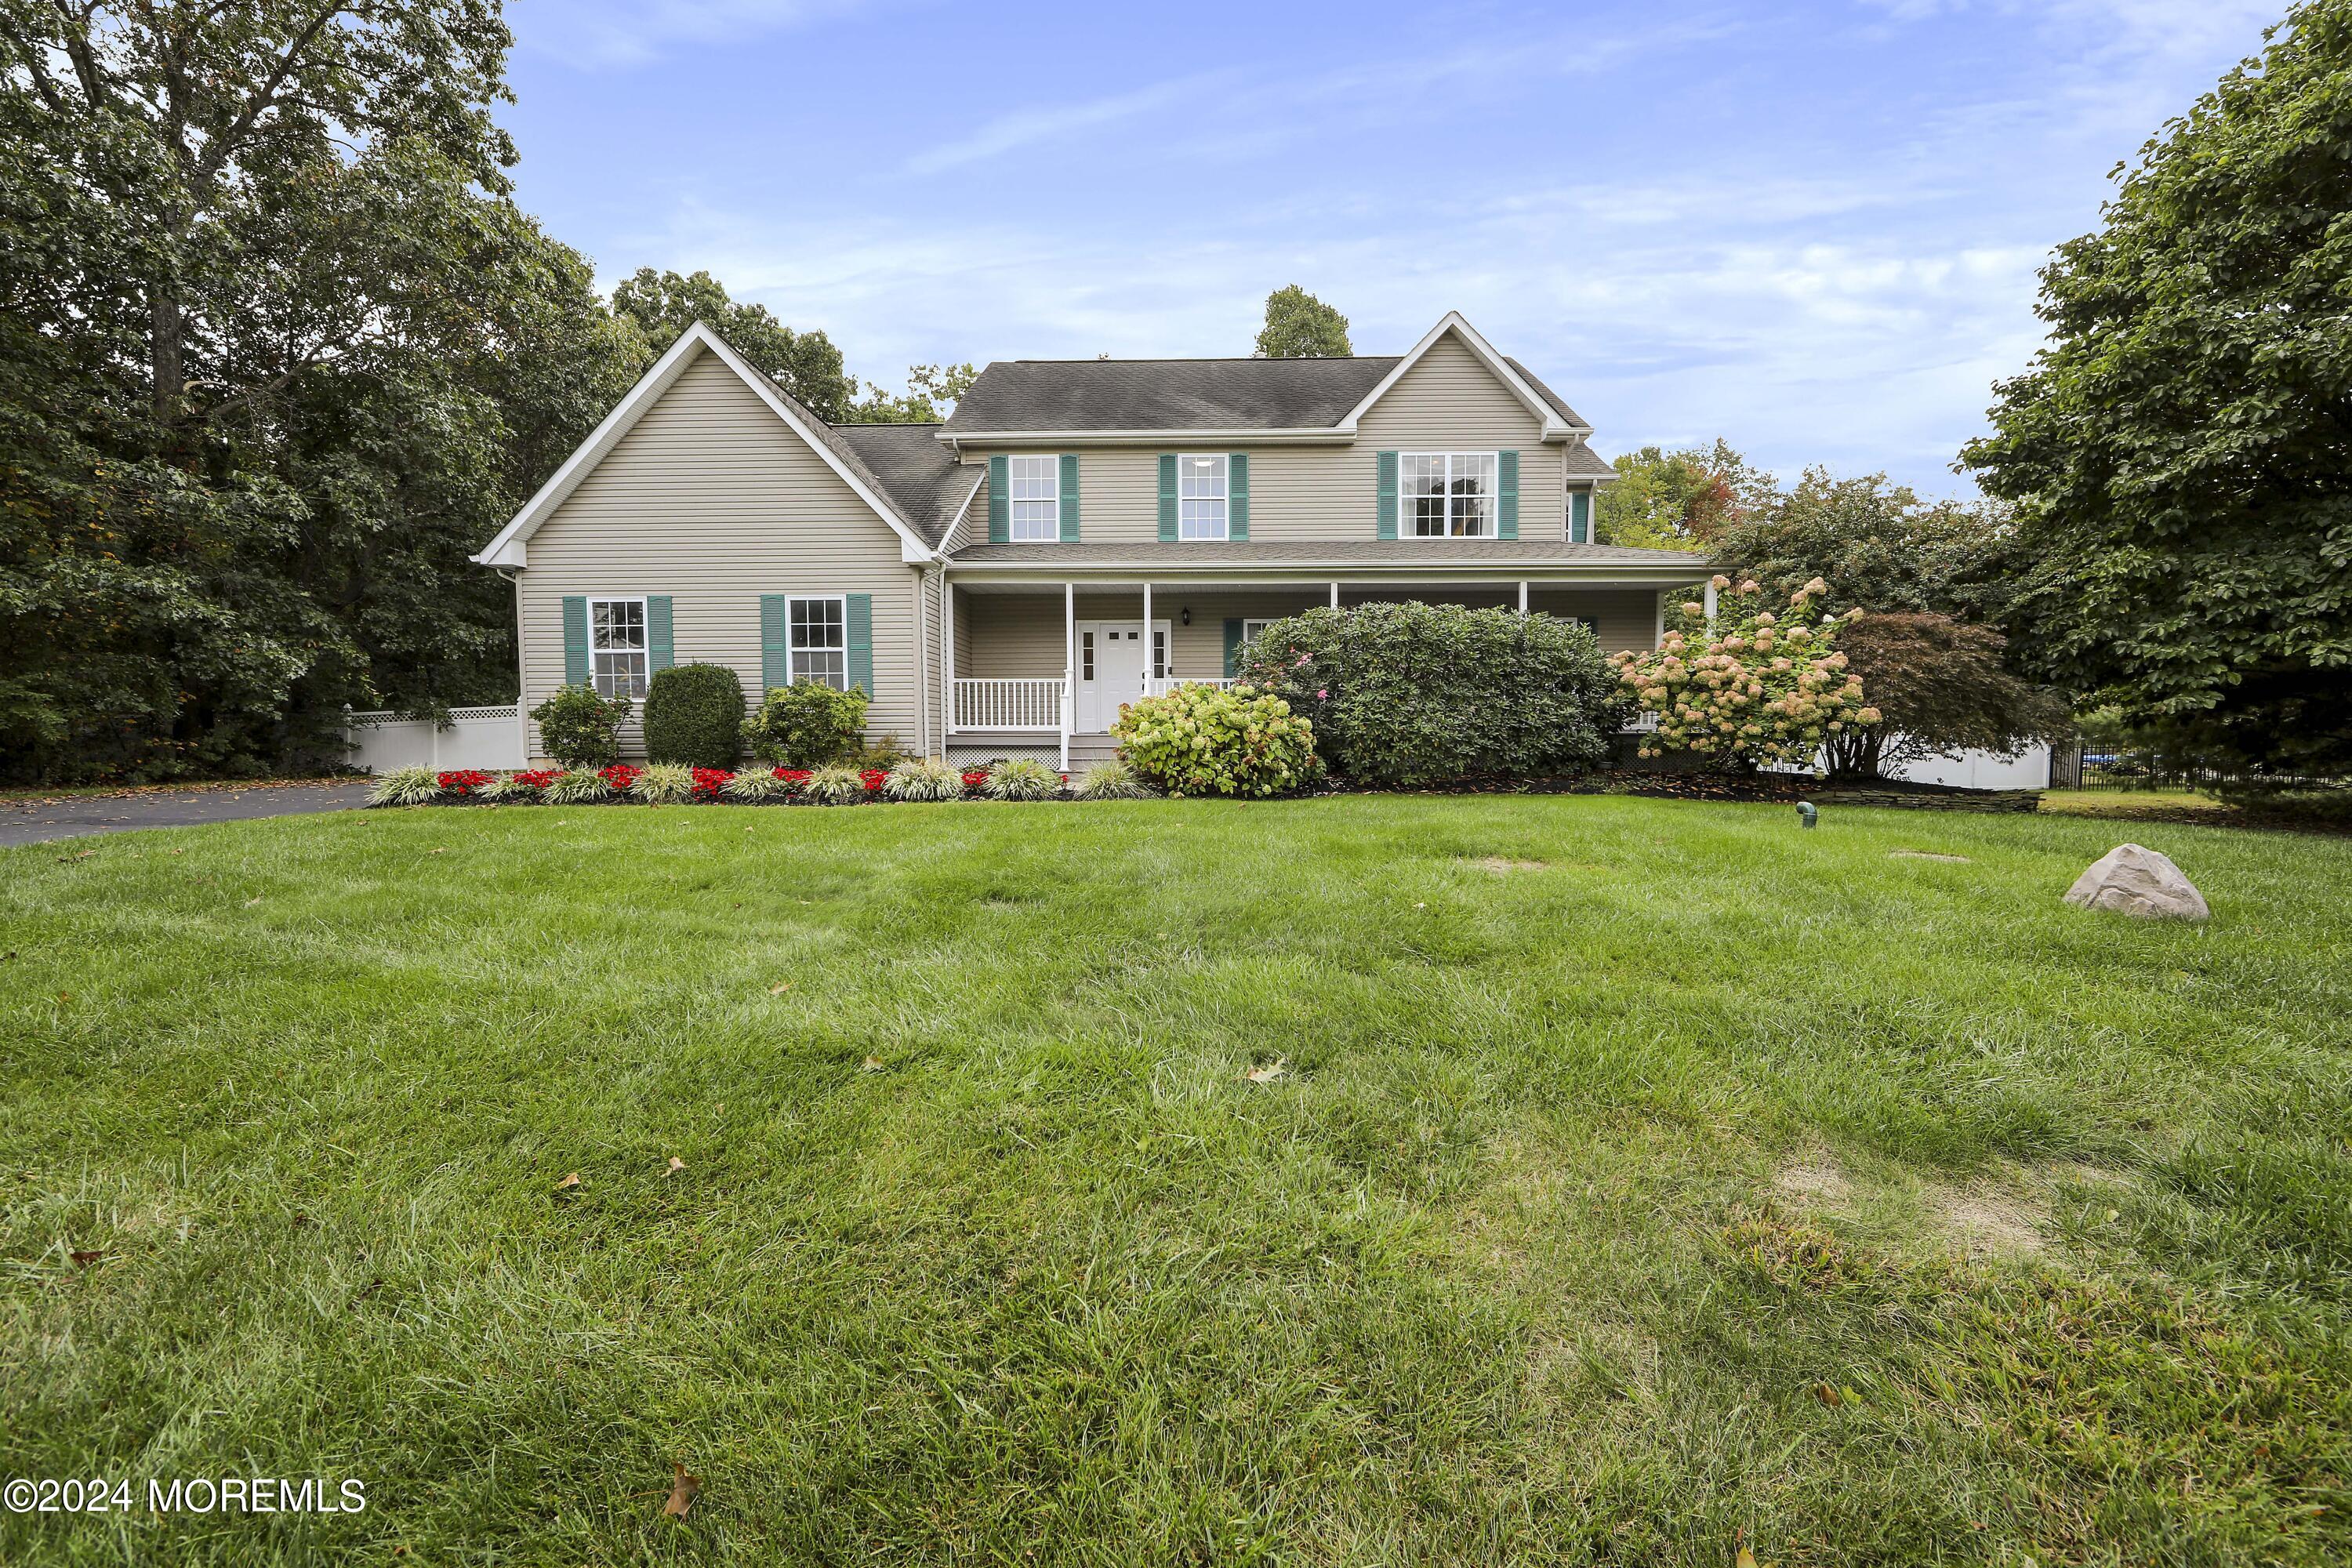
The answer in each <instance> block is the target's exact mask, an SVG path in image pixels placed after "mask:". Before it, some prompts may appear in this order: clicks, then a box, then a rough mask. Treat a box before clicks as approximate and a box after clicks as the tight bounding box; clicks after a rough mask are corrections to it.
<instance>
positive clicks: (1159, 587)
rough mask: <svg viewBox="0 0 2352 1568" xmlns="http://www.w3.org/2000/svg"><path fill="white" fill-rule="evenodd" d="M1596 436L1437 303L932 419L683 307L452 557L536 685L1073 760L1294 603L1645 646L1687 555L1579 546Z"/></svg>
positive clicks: (1090, 368)
mask: <svg viewBox="0 0 2352 1568" xmlns="http://www.w3.org/2000/svg"><path fill="white" fill-rule="evenodd" d="M1590 436H1591V426H1588V425H1586V424H1585V422H1584V420H1583V419H1582V418H1581V417H1580V416H1578V414H1577V413H1576V411H1575V410H1574V409H1572V408H1570V406H1569V405H1568V404H1567V403H1566V402H1565V401H1563V400H1562V399H1561V398H1560V396H1559V394H1557V393H1555V392H1553V391H1552V390H1551V389H1550V388H1549V387H1548V386H1546V385H1545V384H1543V383H1542V382H1541V381H1538V379H1537V378H1536V377H1535V376H1534V375H1533V374H1530V373H1529V372H1528V370H1527V369H1526V367H1524V366H1522V365H1521V364H1519V363H1517V361H1515V360H1511V359H1508V358H1506V357H1505V356H1503V355H1502V354H1500V353H1496V351H1495V349H1494V348H1493V346H1492V345H1490V344H1489V343H1487V342H1486V340H1485V339H1484V338H1482V337H1480V336H1479V335H1478V333H1477V332H1476V331H1475V330H1473V329H1472V327H1471V326H1470V323H1469V322H1467V321H1464V320H1463V319H1462V318H1461V316H1459V315H1448V316H1447V317H1446V318H1445V319H1444V321H1440V322H1439V323H1438V324H1437V325H1436V326H1435V327H1433V328H1432V329H1431V330H1430V331H1429V333H1428V335H1427V336H1426V337H1424V338H1423V339H1422V340H1421V342H1418V343H1415V344H1414V345H1413V347H1412V350H1411V351H1410V352H1409V353H1404V354H1401V355H1370V356H1365V357H1361V358H1353V359H1293V360H1267V359H1211V360H1113V359H1099V360H1079V361H1040V360H1016V361H1013V362H1010V363H1003V362H1000V363H993V364H991V365H990V366H989V367H988V368H987V369H986V370H985V371H983V372H982V374H981V376H980V379H979V380H978V381H977V382H976V383H975V384H973V385H972V387H971V390H970V391H969V392H968V393H967V394H966V395H965V396H964V397H963V399H962V401H961V403H959V404H958V405H957V406H956V409H955V412H954V415H953V416H952V417H950V419H949V420H948V421H947V423H945V424H944V425H936V426H924V425H862V426H861V425H845V426H829V425H826V424H825V423H824V421H822V420H820V419H818V418H817V417H816V416H814V414H812V413H810V412H809V410H808V409H807V408H806V407H804V406H803V405H801V404H800V403H798V402H797V401H795V400H794V399H793V398H792V397H791V396H789V395H786V394H785V393H784V392H783V391H782V390H781V389H780V388H779V387H777V386H776V385H775V384H774V383H772V381H770V380H769V379H768V378H767V377H766V376H764V375H762V374H760V373H759V372H758V371H756V370H754V369H753V368H752V367H751V365H749V364H748V363H745V362H744V361H743V359H742V358H741V356H740V355H739V354H737V353H735V352H734V351H733V350H732V349H730V348H729V347H728V346H727V344H726V343H725V342H722V341H721V340H720V339H719V337H718V336H717V335H716V334H715V333H713V332H711V331H709V330H708V329H706V328H703V327H700V326H697V327H696V328H694V329H693V330H691V331H688V332H687V333H686V334H685V335H684V336H682V337H681V338H679V339H678V341H677V343H676V344H675V345H674V346H673V347H672V348H671V349H670V350H669V352H668V353H665V354H664V355H663V356H662V357H661V360H660V362H659V363H656V365H654V367H653V368H652V369H651V370H649V371H647V372H646V375H645V377H644V379H643V380H641V381H640V382H639V383H638V384H637V385H636V386H635V388H634V389H632V390H631V392H630V393H629V395H627V396H626V397H625V398H624V399H623V400H622V401H621V404H620V405H619V406H618V407H616V408H614V410H613V412H612V414H611V415H610V416H608V417H607V418H606V419H605V420H604V423H603V424H602V425H601V426H598V427H597V429H596V430H595V432H594V434H593V435H592V436H590V437H589V438H588V439H587V440H586V441H585V442H583V444H582V445H581V447H580V449H579V450H578V451H576V452H574V453H573V454H572V457H571V458H570V459H569V460H567V461H566V462H565V463H564V465H563V467H562V468H561V469H559V470H558V471H557V472H556V474H555V476H554V477H553V478H552V479H549V480H548V482H547V484H546V485H545V486H544V487H542V488H541V490H540V491H539V493H538V494H537V495H535V496H533V497H532V498H531V500H530V503H529V504H528V505H526V506H525V507H524V508H523V509H522V510H521V511H520V512H519V513H517V514H516V516H515V518H514V521H511V522H509V524H508V525H507V526H506V528H504V529H503V530H501V531H500V532H499V536H498V537H497V538H496V539H494V540H492V541H491V542H489V544H488V546H487V547H486V548H485V549H484V550H483V551H482V552H481V553H480V554H479V555H478V556H476V557H475V559H476V560H477V561H478V562H479V563H482V564H484V565H486V566H490V567H494V568H497V569H498V570H499V571H500V572H502V573H503V574H506V575H508V576H509V578H510V579H511V580H512V581H513V582H514V584H515V614H516V622H517V629H518V633H519V637H520V648H521V663H522V668H521V671H520V689H521V691H522V700H523V705H524V707H525V708H526V709H528V708H530V707H532V706H535V705H536V704H538V703H539V702H541V701H542V700H545V698H546V697H547V696H548V695H549V694H550V693H551V692H552V691H553V690H555V689H557V688H558V687H560V686H563V685H567V684H578V683H582V682H590V683H593V684H594V685H595V686H596V687H597V688H598V689H600V690H603V691H605V692H608V693H610V692H623V693H626V694H628V695H631V696H635V697H640V698H641V697H643V696H644V694H645V690H646V682H647V681H648V679H650V678H651V676H652V674H653V672H654V671H655V670H656V669H660V668H663V667H665V666H667V665H668V664H671V663H675V662H680V661H687V660H704V661H709V662H714V663H719V664H727V665H731V666H732V667H733V668H735V669H736V671H737V672H738V673H739V674H740V676H741V677H742V679H743V684H744V688H745V689H746V691H747V692H752V693H756V692H758V691H760V690H761V689H765V688H768V687H774V686H781V685H783V684H785V683H787V682H789V681H792V680H795V679H818V680H826V681H831V682H833V683H835V684H836V685H841V686H850V685H856V686H862V687H864V688H865V689H866V692H867V693H868V695H869V696H870V697H871V699H872V705H871V708H870V709H869V710H868V716H867V729H868V733H869V734H870V735H872V736H876V737H879V736H881V735H884V734H895V735H896V736H898V739H899V740H900V741H901V742H903V743H905V744H907V745H908V746H910V747H913V748H914V749H916V750H919V751H921V752H926V753H934V754H945V755H947V756H948V757H950V758H951V759H955V760H965V759H977V758H986V757H996V756H1009V755H1022V754H1027V755H1034V756H1039V757H1043V758H1045V759H1047V760H1049V761H1053V762H1056V763H1060V764H1061V765H1063V766H1065V767H1067V766H1070V765H1074V764H1077V763H1086V762H1088V761H1091V760H1093V759H1095V758H1097V757H1098V756H1103V755H1108V753H1109V752H1110V751H1111V749H1112V748H1111V742H1110V740H1109V737H1108V730H1109V728H1110V726H1111V723H1112V722H1113V721H1114V720H1115V719H1116V718H1117V716H1118V710H1119V705H1120V704H1121V703H1123V702H1127V701H1130V700H1134V699H1135V698H1137V697H1139V696H1141V695H1143V694H1145V693H1147V692H1155V691H1162V690H1165V689H1167V688H1168V687H1169V686H1170V685H1171V684H1173V683H1179V682H1185V681H1223V680H1226V679H1231V678H1232V676H1233V674H1234V668H1235V661H1236V659H1237V658H1238V657H1239V654H1240V650H1241V647H1242V645H1243V643H1244V642H1245V641H1246V640H1247V638H1248V637H1250V636H1251V635H1252V633H1253V632H1254V631H1255V628H1256V627H1257V626H1259V625H1262V624H1263V623H1264V622H1265V621H1267V620H1269V619H1272V618H1274V617H1276V616H1285V615H1289V614H1292V613H1295V612H1297V611H1299V610H1302V609H1305V608H1307V607H1309V606H1311V605H1355V604H1362V603H1365V602H1367V601H1372V600H1381V599H1423V600H1430V601H1442V602H1449V603H1458V604H1465V605H1498V606H1503V607H1507V608H1513V609H1517V610H1518V611H1521V612H1523V613H1524V612H1529V611H1535V612H1543V613H1547V614H1551V615H1559V616H1578V617H1580V618H1582V619H1583V620H1585V621H1586V622H1588V623H1589V624H1591V626H1592V627H1593V628H1594V630H1595V631H1596V633H1597V634H1598V636H1599V637H1600V639H1601V646H1602V648H1603V650H1604V651H1607V650H1613V649H1616V648H1621V647H1654V646H1655V643H1656V639H1657V637H1658V610H1659V602H1660V600H1659V595H1660V594H1661V592H1662V591H1664V590H1667V589H1670V588H1685V587H1687V586H1688V585H1689V584H1692V583H1694V582H1695V581H1696V580H1697V579H1698V578H1700V577H1701V576H1702V575H1703V574H1704V572H1705V569H1706V568H1705V563H1704V562H1703V561H1702V560H1701V559H1700V558H1698V557H1696V556H1691V555H1686V554H1680V553H1676V552H1671V551H1656V550H1629V549H1618V548H1612V547H1610V546H1607V545H1601V544H1596V543H1594V542H1592V539H1591V532H1592V508H1593V500H1594V497H1595V494H1596V493H1597V491H1598V489H1599V487H1601V486H1602V485H1605V484H1608V483H1610V482H1611V481H1612V479H1614V478H1615V475H1614V472H1613V471H1612V469H1611V468H1610V466H1609V465H1608V464H1607V463H1605V462H1603V461H1602V460H1601V458H1600V457H1599V456H1597V455H1596V454H1595V453H1594V452H1593V451H1592V449H1591V447H1589V446H1587V445H1586V439H1587V437H1590ZM755 700H756V698H755ZM631 738H632V740H634V735H632V737H631ZM530 749H531V750H533V751H536V750H537V747H536V745H535V743H534V744H533V745H532V746H531V748H530Z"/></svg>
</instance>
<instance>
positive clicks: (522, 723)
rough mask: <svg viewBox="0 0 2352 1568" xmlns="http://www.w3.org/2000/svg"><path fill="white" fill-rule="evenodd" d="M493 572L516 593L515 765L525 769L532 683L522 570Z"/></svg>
mask: <svg viewBox="0 0 2352 1568" xmlns="http://www.w3.org/2000/svg"><path fill="white" fill-rule="evenodd" d="M490 570H491V571H493V572H496V573H497V574H499V576H501V577H503V578H505V579H506V580H507V581H508V582H509V583H511V584H514V591H515V596H514V599H515V749H514V765H515V766H517V767H519V768H520V767H523V766H525V765H527V764H528V763H530V728H529V726H530V714H529V713H528V712H527V711H526V710H524V708H523V699H524V697H525V695H526V694H528V693H529V692H530V681H528V680H527V679H524V677H523V663H522V661H523V649H524V647H526V644H525V643H524V641H523V635H522V568H521V567H520V566H493V567H491V568H490Z"/></svg>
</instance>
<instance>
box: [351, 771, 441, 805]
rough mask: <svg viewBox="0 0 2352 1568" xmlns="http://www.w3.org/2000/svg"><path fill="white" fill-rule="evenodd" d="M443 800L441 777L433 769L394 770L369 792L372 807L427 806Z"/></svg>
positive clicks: (382, 776)
mask: <svg viewBox="0 0 2352 1568" xmlns="http://www.w3.org/2000/svg"><path fill="white" fill-rule="evenodd" d="M440 798H441V775H440V774H438V773H435V772H434V771H433V770H432V769H431V768H394V769H393V770H392V772H390V773H383V774H382V775H380V776H378V778H377V779H376V781H375V786H374V787H373V788H372V789H370V790H369V791H368V804H369V805H430V804H431V803H432V802H434V801H436V800H439V799H440Z"/></svg>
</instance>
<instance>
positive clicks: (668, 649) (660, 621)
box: [646, 594, 677, 675]
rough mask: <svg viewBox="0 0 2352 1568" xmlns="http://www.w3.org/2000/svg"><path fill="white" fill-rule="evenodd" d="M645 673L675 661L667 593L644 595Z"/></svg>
mask: <svg viewBox="0 0 2352 1568" xmlns="http://www.w3.org/2000/svg"><path fill="white" fill-rule="evenodd" d="M676 663H677V643H676V642H675V641H674V640H673V639H672V638H671V637H670V633H669V595H667V594H648V595H646V674H647V675H651V674H653V672H654V671H656V670H657V669H667V668H669V667H670V666H671V665H673V664H676Z"/></svg>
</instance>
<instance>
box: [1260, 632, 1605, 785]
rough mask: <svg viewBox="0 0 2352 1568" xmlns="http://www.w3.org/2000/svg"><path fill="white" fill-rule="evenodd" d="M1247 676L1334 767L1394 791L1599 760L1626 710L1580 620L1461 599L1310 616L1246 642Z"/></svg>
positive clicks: (1586, 765) (1587, 765) (1532, 774)
mask: <svg viewBox="0 0 2352 1568" xmlns="http://www.w3.org/2000/svg"><path fill="white" fill-rule="evenodd" d="M1241 673H1242V676H1243V678H1244V679H1246V680H1248V681H1250V682H1252V683H1253V684H1255V686H1257V687H1258V688H1259V689H1262V690H1265V691H1270V692H1273V693H1275V694H1276V695H1277V696H1279V697H1281V698H1282V699H1283V700H1285V701H1286V702H1287V703H1289V704H1290V708H1291V710H1292V711H1293V712H1294V713H1296V714H1297V716H1299V717H1300V718H1303V719H1305V720H1307V721H1308V722H1309V723H1310V724H1311V725H1313V726H1314V731H1315V741H1316V745H1317V748H1318V751H1319V752H1320V753H1321V755H1322V759H1323V761H1324V763H1326V764H1327V765H1328V766H1329V768H1330V769H1331V771H1332V772H1333V773H1339V774H1340V775H1342V776H1343V777H1346V778H1349V779H1351V780H1353V781H1354V782H1356V783H1358V784H1372V785H1377V786H1380V787H1383V788H1390V789H1423V788H1427V787H1429V786H1431V785H1437V784H1454V783H1457V782H1459V781H1461V780H1464V779H1471V778H1549V777H1551V776H1553V775H1555V774H1559V773H1582V772H1585V771H1587V770H1590V769H1592V768H1596V767H1599V766H1601V764H1602V763H1604V762H1605V761H1606V760H1607V758H1608V755H1609V745H1610V739H1611V737H1612V736H1613V735H1615V734H1616V733H1617V732H1618V731H1620V730H1622V728H1623V727H1624V723H1625V721H1626V719H1627V718H1628V717H1629V716H1630V715H1631V713H1632V707H1633V705H1632V704H1631V703H1630V702H1629V701H1628V700H1626V694H1625V692H1624V690H1623V689H1622V686H1621V684H1620V682H1619V680H1618V677H1617V672H1616V671H1615V670H1614V669H1612V668H1610V666H1609V663H1608V661H1607V660H1605V659H1603V658H1601V649H1600V647H1599V646H1598V645H1597V644H1596V643H1595V642H1594V640H1593V637H1592V633H1591V629H1590V628H1588V627H1587V626H1585V625H1584V624H1583V623H1582V622H1580V621H1575V620H1570V619H1568V618H1565V617H1563V616H1547V615H1530V616H1522V615H1518V614H1517V613H1515V612H1513V611H1509V610H1470V609H1465V608H1463V607H1462V606H1461V605H1424V604H1420V603H1412V604H1402V605H1358V606H1356V607H1354V608H1352V609H1346V610H1329V609H1318V610H1309V611H1307V613H1306V614H1304V615H1299V616H1291V617H1290V618H1289V619H1287V620H1281V621H1276V622H1275V623H1274V624H1273V625H1271V626H1266V627H1265V629H1263V630H1262V631H1260V632H1259V633H1258V635H1257V636H1256V637H1253V638H1251V639H1250V642H1249V646H1248V647H1247V648H1245V649H1244V653H1243V663H1242V671H1241Z"/></svg>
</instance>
